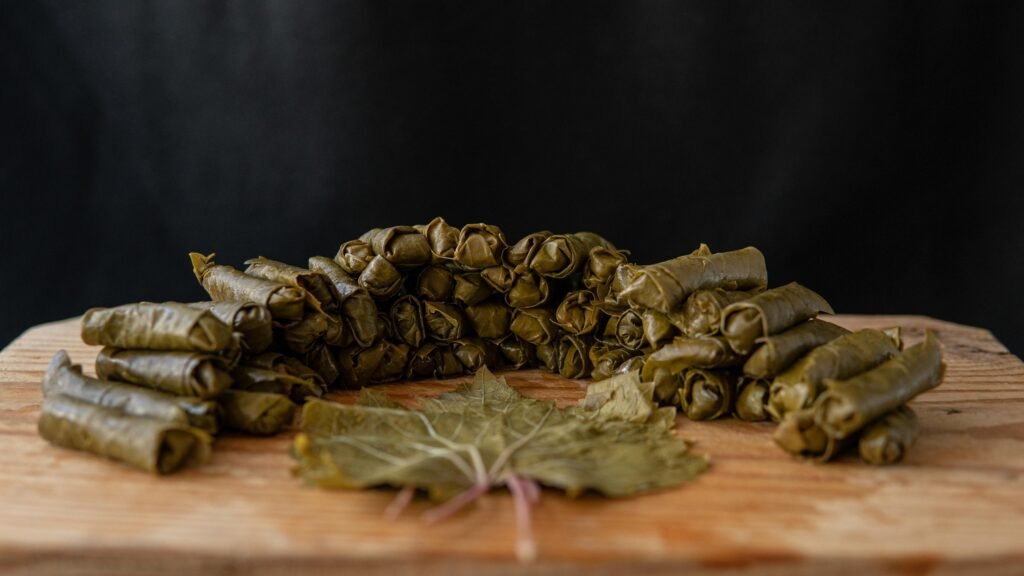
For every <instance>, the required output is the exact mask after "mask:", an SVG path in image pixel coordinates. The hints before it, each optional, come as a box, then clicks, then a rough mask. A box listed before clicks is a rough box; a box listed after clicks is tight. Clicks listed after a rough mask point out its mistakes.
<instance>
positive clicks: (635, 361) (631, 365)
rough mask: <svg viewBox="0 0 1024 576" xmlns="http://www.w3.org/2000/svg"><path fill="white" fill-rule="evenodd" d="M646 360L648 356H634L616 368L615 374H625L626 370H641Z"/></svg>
mask: <svg viewBox="0 0 1024 576" xmlns="http://www.w3.org/2000/svg"><path fill="white" fill-rule="evenodd" d="M646 361H647V357H646V356H632V357H630V358H629V359H628V360H626V361H625V362H623V363H622V364H619V365H618V367H616V368H615V374H625V373H626V372H632V371H633V370H636V371H640V369H642V368H643V367H644V362H646Z"/></svg>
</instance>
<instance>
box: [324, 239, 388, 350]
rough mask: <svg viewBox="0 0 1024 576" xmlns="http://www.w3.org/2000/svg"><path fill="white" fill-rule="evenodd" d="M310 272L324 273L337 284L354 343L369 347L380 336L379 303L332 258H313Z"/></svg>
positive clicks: (341, 306) (343, 316)
mask: <svg viewBox="0 0 1024 576" xmlns="http://www.w3.org/2000/svg"><path fill="white" fill-rule="evenodd" d="M309 269H310V270H313V271H315V272H319V273H321V274H323V275H324V276H326V277H327V279H328V280H330V281H331V283H332V284H334V290H335V292H337V294H338V301H339V306H340V307H339V310H340V311H341V316H342V318H344V320H345V324H346V325H347V326H348V331H349V332H350V333H351V334H352V340H353V341H354V342H355V343H356V344H357V345H359V346H369V345H370V344H372V343H373V342H374V341H376V340H377V339H378V338H379V337H380V335H379V334H378V333H377V320H376V316H377V304H376V303H374V301H373V298H371V297H370V294H369V292H367V291H366V289H365V288H363V287H362V286H360V285H359V282H358V281H357V280H356V279H354V278H352V276H351V275H349V273H348V272H345V270H344V269H343V268H342V267H341V266H340V265H339V264H338V263H337V262H335V261H334V260H331V259H330V258H325V257H323V256H313V257H312V258H310V259H309Z"/></svg>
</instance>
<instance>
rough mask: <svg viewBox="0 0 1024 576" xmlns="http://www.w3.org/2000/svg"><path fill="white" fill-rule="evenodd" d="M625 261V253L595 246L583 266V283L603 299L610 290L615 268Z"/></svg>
mask: <svg viewBox="0 0 1024 576" xmlns="http://www.w3.org/2000/svg"><path fill="white" fill-rule="evenodd" d="M625 263H626V253H625V252H624V251H622V250H616V249H615V248H608V247H606V246H597V247H595V248H593V249H591V250H590V254H588V255H587V263H586V264H585V265H584V266H583V285H584V286H586V287H587V288H588V289H589V290H591V291H593V292H594V294H595V295H597V297H598V299H601V300H603V299H604V298H605V297H606V296H608V293H609V291H610V290H611V284H612V280H613V279H614V278H615V270H616V269H617V268H618V267H619V265H621V264H625Z"/></svg>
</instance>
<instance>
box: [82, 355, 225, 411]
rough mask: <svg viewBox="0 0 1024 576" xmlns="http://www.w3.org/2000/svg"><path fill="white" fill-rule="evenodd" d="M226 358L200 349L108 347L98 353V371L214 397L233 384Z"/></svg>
mask: <svg viewBox="0 0 1024 576" xmlns="http://www.w3.org/2000/svg"><path fill="white" fill-rule="evenodd" d="M224 367H225V366H224V361H223V360H222V359H221V358H220V357H218V356H213V355H209V354H201V353H198V352H185V351H180V350H174V351H153V350H121V349H118V348H111V347H109V346H108V347H106V348H104V349H103V350H100V352H99V354H98V355H97V356H96V375H97V376H99V377H100V378H101V379H103V380H116V381H120V382H128V383H129V384H135V385H137V386H145V387H146V388H152V389H154V390H159V391H161V392H166V393H168V394H174V395H175V396H195V397H197V398H203V399H206V398H214V397H216V396H219V395H220V394H221V393H223V392H224V391H225V390H227V389H228V387H229V386H231V382H232V379H231V375H230V374H229V373H228V372H226V371H225V370H224Z"/></svg>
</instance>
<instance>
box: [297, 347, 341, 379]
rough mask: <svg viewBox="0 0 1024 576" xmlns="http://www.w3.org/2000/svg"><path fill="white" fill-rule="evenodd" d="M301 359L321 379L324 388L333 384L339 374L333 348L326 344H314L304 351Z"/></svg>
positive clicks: (339, 370)
mask: <svg viewBox="0 0 1024 576" xmlns="http://www.w3.org/2000/svg"><path fill="white" fill-rule="evenodd" d="M303 359H304V360H305V362H304V363H305V365H306V366H308V367H309V368H310V369H311V370H313V371H314V372H316V373H317V374H318V375H319V376H320V377H321V378H322V379H323V381H324V386H322V387H321V388H322V389H324V390H326V389H327V388H329V387H331V386H332V385H334V383H335V382H336V381H337V380H338V377H339V376H340V375H341V369H340V368H339V367H338V359H337V356H336V355H335V353H334V350H333V349H332V348H331V347H330V346H328V345H327V344H324V343H319V344H316V345H315V346H313V347H312V348H311V349H310V350H309V351H308V352H306V354H305V355H304V356H303Z"/></svg>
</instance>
